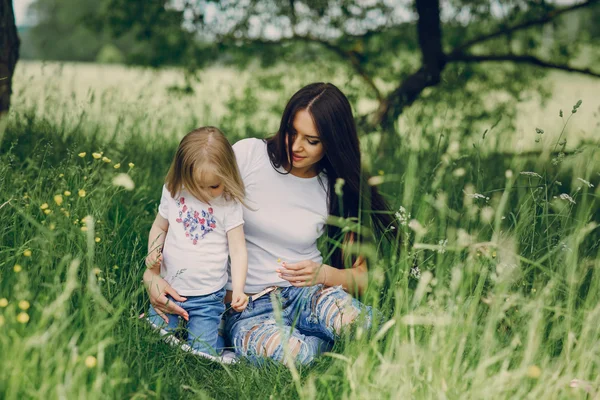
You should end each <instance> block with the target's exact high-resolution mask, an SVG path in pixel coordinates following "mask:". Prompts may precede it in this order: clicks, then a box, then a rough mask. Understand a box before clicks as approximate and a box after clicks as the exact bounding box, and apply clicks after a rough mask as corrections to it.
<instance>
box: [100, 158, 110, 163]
mask: <svg viewBox="0 0 600 400" xmlns="http://www.w3.org/2000/svg"><path fill="white" fill-rule="evenodd" d="M102 161H104V162H105V163H109V162H110V158H108V157H102Z"/></svg>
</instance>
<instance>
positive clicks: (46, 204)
mask: <svg viewBox="0 0 600 400" xmlns="http://www.w3.org/2000/svg"><path fill="white" fill-rule="evenodd" d="M46 208H48V203H44V204H42V205H41V206H40V209H42V210H45V209H46Z"/></svg>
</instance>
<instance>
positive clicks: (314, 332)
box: [225, 285, 373, 364]
mask: <svg viewBox="0 0 600 400" xmlns="http://www.w3.org/2000/svg"><path fill="white" fill-rule="evenodd" d="M272 296H274V297H275V299H276V301H277V302H278V303H279V305H280V310H281V317H280V318H278V317H276V315H277V313H276V312H275V310H274V307H273V303H272V300H271V299H272ZM227 307H229V305H227ZM372 316H373V310H372V308H371V307H369V306H365V305H364V304H362V303H361V302H359V301H358V300H356V299H354V298H353V297H352V296H350V295H349V294H348V293H346V292H345V291H344V290H343V289H342V287H341V286H336V287H324V286H323V285H315V286H310V287H302V288H300V287H294V286H290V287H285V288H277V289H275V290H274V291H273V292H271V293H268V294H266V295H264V296H262V297H259V298H258V299H256V300H254V301H252V300H250V302H249V303H248V307H247V308H246V309H245V310H244V311H242V312H241V313H238V312H236V311H234V310H233V309H230V310H228V311H227V313H226V314H225V332H227V334H228V339H229V341H230V343H231V344H232V345H233V347H234V349H235V353H236V355H238V356H240V357H247V358H249V359H250V361H252V362H254V363H257V364H258V363H260V362H261V361H264V359H265V358H270V359H273V360H276V361H280V362H283V361H284V360H285V352H286V351H287V352H288V354H289V355H290V356H291V357H292V359H293V360H294V361H295V362H296V363H299V364H308V363H310V362H311V361H313V360H314V358H315V357H316V356H318V355H319V354H321V353H322V352H324V351H329V350H330V349H331V347H332V345H333V341H334V340H335V339H336V338H337V337H339V335H340V334H341V333H342V331H343V328H345V327H346V326H348V325H350V324H355V323H356V324H359V325H360V326H362V327H363V328H366V329H368V328H370V327H371V323H372V322H371V320H372Z"/></svg>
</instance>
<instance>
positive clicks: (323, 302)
mask: <svg viewBox="0 0 600 400" xmlns="http://www.w3.org/2000/svg"><path fill="white" fill-rule="evenodd" d="M313 313H314V314H316V315H318V317H319V321H320V322H321V323H323V324H324V325H325V328H326V329H327V330H329V331H330V332H331V333H332V334H334V335H336V336H339V335H340V334H341V333H342V331H343V330H344V328H345V327H347V326H349V325H351V324H354V323H355V322H359V321H360V322H361V326H363V327H364V328H367V329H368V328H369V327H370V326H371V317H372V309H371V307H368V306H365V305H364V304H362V303H361V302H359V301H358V300H356V299H355V298H353V297H352V296H351V295H350V294H348V293H347V292H346V291H344V290H343V289H342V287H341V286H332V287H328V288H322V289H321V290H320V291H318V292H316V293H315V298H314V300H313Z"/></svg>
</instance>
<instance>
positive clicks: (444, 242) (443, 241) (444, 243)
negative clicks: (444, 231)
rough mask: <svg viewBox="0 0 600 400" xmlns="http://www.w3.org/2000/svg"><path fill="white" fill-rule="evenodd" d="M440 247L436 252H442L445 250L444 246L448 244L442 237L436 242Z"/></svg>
mask: <svg viewBox="0 0 600 400" xmlns="http://www.w3.org/2000/svg"><path fill="white" fill-rule="evenodd" d="M438 245H439V246H440V248H439V249H438V251H437V252H438V253H440V254H444V253H445V252H446V246H447V245H448V239H443V240H440V241H439V242H438Z"/></svg>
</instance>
